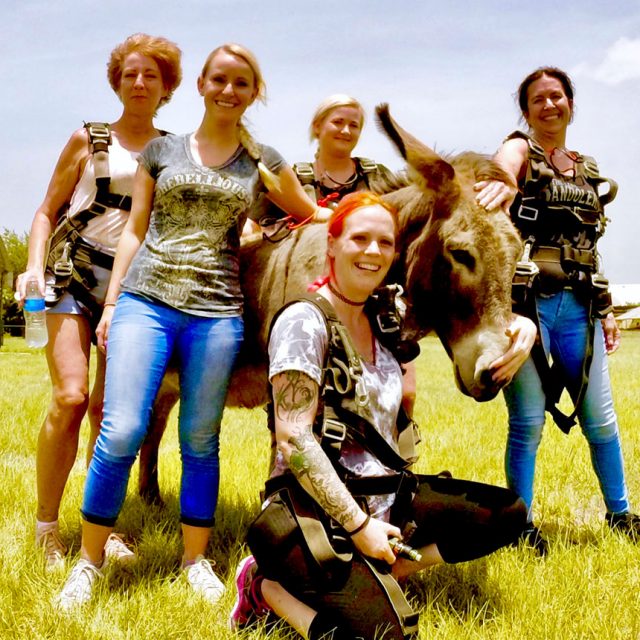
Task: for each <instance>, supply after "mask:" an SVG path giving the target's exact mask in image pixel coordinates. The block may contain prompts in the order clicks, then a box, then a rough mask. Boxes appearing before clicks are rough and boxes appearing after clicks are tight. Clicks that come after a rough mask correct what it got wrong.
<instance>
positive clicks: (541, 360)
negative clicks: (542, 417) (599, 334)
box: [529, 296, 595, 434]
mask: <svg viewBox="0 0 640 640" xmlns="http://www.w3.org/2000/svg"><path fill="white" fill-rule="evenodd" d="M531 300H532V306H533V309H532V310H531V311H532V313H531V315H529V317H530V318H532V319H533V321H534V322H535V324H536V328H537V329H538V335H539V336H540V335H541V333H540V317H539V315H538V309H537V306H536V304H535V298H534V297H533V296H531ZM588 306H589V308H588V316H587V317H588V323H589V324H588V327H587V343H586V345H585V354H584V359H583V360H582V371H581V375H580V386H579V387H578V390H577V393H575V395H574V393H572V392H571V389H569V392H570V394H571V396H572V399H573V403H574V407H573V411H572V412H571V414H570V415H566V414H564V413H563V412H562V411H560V409H559V408H558V406H557V405H558V402H559V401H560V396H561V395H562V392H563V390H564V389H565V387H566V382H565V379H564V375H563V372H562V370H561V368H560V365H559V364H558V363H556V362H554V363H553V364H552V365H550V364H549V359H548V356H547V353H546V352H545V350H544V346H543V344H542V340H541V339H539V340H538V341H536V343H535V344H534V345H533V348H532V349H531V359H532V360H533V363H534V365H535V367H536V370H537V371H538V375H539V376H540V382H541V384H542V390H543V391H544V395H545V409H546V410H547V411H548V412H549V414H551V417H552V418H553V421H554V422H555V423H556V425H557V426H558V428H559V429H560V430H561V431H562V432H563V433H566V434H568V433H569V431H571V427H573V425H574V424H575V423H576V416H577V414H578V411H579V410H580V405H581V404H582V401H583V399H584V396H585V393H586V392H587V385H588V384H589V370H590V369H591V361H592V360H593V339H594V333H595V325H594V319H593V315H592V313H591V307H592V302H591V301H590V302H589V305H588Z"/></svg>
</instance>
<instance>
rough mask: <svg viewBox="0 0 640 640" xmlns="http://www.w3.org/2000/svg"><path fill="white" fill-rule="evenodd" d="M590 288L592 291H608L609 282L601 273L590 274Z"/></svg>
mask: <svg viewBox="0 0 640 640" xmlns="http://www.w3.org/2000/svg"><path fill="white" fill-rule="evenodd" d="M591 286H592V287H593V288H594V289H604V290H608V289H609V280H607V278H605V277H604V276H603V275H602V274H601V273H592V274H591Z"/></svg>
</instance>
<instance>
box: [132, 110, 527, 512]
mask: <svg viewBox="0 0 640 640" xmlns="http://www.w3.org/2000/svg"><path fill="white" fill-rule="evenodd" d="M376 114H377V118H378V124H379V125H380V127H381V128H382V130H383V131H384V132H385V133H386V134H387V135H388V137H389V138H390V139H391V141H392V142H393V143H394V144H395V146H396V147H397V149H398V150H399V152H400V153H401V155H402V156H403V158H404V159H405V160H406V162H407V165H408V172H407V173H406V174H405V175H401V176H397V177H396V178H395V179H394V180H393V181H392V182H386V183H385V184H380V185H376V187H375V190H376V191H378V193H381V194H383V198H384V199H385V200H387V201H389V202H390V203H391V204H392V205H393V206H394V207H395V208H396V209H397V211H398V222H399V224H398V228H399V235H398V241H397V255H396V260H395V262H394V265H393V266H392V269H391V271H390V274H389V277H388V279H389V281H391V282H397V283H399V284H401V285H402V287H403V288H404V290H405V292H406V302H407V311H406V317H405V327H404V333H405V336H404V337H406V338H409V339H414V340H419V339H420V338H422V337H424V336H425V335H427V334H428V333H429V332H431V331H435V332H436V333H437V335H438V337H439V338H440V341H441V342H442V344H443V346H444V348H445V350H446V352H447V354H448V355H449V357H450V358H451V360H452V362H453V368H454V376H455V379H456V382H457V385H458V387H459V389H460V390H461V391H462V392H463V393H465V394H467V395H469V396H471V397H472V398H474V399H475V400H477V401H485V400H490V399H492V398H494V397H495V396H496V394H497V393H498V391H499V390H500V387H499V385H497V384H496V383H495V382H493V380H492V378H491V369H490V365H491V363H492V362H493V361H494V360H495V359H496V358H498V357H499V356H500V355H502V354H503V353H504V352H505V351H506V350H507V349H508V347H509V338H508V337H507V335H506V333H505V331H506V328H507V325H508V323H509V321H510V319H511V280H512V277H513V274H514V271H515V266H516V261H517V260H518V258H519V256H520V254H521V252H522V243H521V240H520V236H519V234H518V232H517V231H516V229H515V228H514V227H513V225H512V224H511V221H510V219H509V217H508V216H507V215H506V214H505V213H503V212H502V211H501V210H496V211H492V212H487V211H485V210H484V209H482V208H481V207H479V206H478V205H477V204H476V201H475V192H474V190H473V185H474V184H475V183H476V182H477V181H478V180H483V179H496V180H501V181H503V182H508V181H509V180H510V178H509V177H508V176H507V175H506V174H505V173H504V172H503V171H502V170H501V169H500V168H499V167H498V166H497V165H496V164H495V163H494V162H493V161H492V160H490V159H489V158H488V157H486V156H481V155H479V154H475V153H470V152H466V153H462V154H460V155H458V156H456V157H453V158H444V157H441V156H439V155H438V154H436V153H435V152H434V151H432V150H431V149H429V148H428V147H427V146H425V145H424V144H423V143H421V142H419V141H418V140H417V139H416V138H414V137H413V136H412V135H410V134H409V133H407V132H406V131H404V130H403V129H402V128H401V127H400V126H398V125H397V124H396V122H395V121H394V120H393V118H392V117H391V115H390V113H389V108H388V105H386V104H383V105H380V106H379V107H378V108H377V109H376ZM326 241H327V230H326V225H320V224H314V225H308V226H306V227H303V228H301V229H298V230H296V231H294V232H293V233H291V234H290V235H289V236H288V237H287V238H286V239H284V240H282V241H281V242H278V243H276V244H274V243H269V242H262V241H261V240H258V241H256V240H254V241H249V242H247V243H245V244H244V245H243V247H242V249H241V261H240V262H241V265H242V266H241V279H242V286H243V291H244V296H245V311H244V319H245V342H244V345H243V349H242V352H241V354H240V357H239V363H238V365H237V367H236V370H235V372H234V375H233V378H232V380H231V384H230V385H229V394H228V397H227V406H241V407H255V406H259V405H260V404H263V403H264V402H266V400H267V354H266V345H267V340H268V333H269V326H270V323H271V319H272V317H273V316H274V314H275V313H276V312H277V311H278V309H280V307H281V306H282V305H283V304H285V303H286V302H288V301H289V300H292V299H294V298H296V297H298V296H299V295H301V294H302V293H304V292H305V291H306V287H307V285H308V283H309V282H311V281H312V280H313V279H314V278H315V277H316V276H317V275H318V274H320V273H321V272H322V271H323V269H324V266H325V265H324V261H325V255H326ZM178 395H179V391H178V388H177V384H176V381H175V376H174V377H173V378H172V377H170V376H167V377H166V378H165V382H164V383H163V387H162V389H161V391H160V393H159V394H158V399H157V401H156V404H155V407H154V411H153V416H152V419H151V423H150V427H149V435H148V437H147V440H146V441H145V445H143V448H142V451H141V456H140V479H139V491H140V493H141V495H142V496H143V497H144V498H145V499H146V500H148V501H159V500H160V497H159V490H158V484H157V468H156V467H157V447H158V444H159V441H160V438H161V436H162V432H163V431H164V426H165V423H166V418H167V416H168V413H169V411H170V409H171V408H172V407H173V405H174V404H175V402H176V401H177V399H178Z"/></svg>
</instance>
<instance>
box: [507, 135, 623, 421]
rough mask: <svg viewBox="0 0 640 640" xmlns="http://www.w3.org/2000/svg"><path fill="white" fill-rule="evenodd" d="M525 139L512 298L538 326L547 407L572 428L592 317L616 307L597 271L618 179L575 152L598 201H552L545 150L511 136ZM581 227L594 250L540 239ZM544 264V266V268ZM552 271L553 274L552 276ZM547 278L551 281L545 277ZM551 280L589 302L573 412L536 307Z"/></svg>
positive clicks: (589, 351)
mask: <svg viewBox="0 0 640 640" xmlns="http://www.w3.org/2000/svg"><path fill="white" fill-rule="evenodd" d="M515 137H520V138H524V139H525V140H526V141H527V143H528V145H529V161H528V163H527V172H526V176H525V182H524V188H523V192H522V194H521V195H520V197H519V198H517V199H516V201H515V202H514V205H513V206H512V208H511V217H512V220H513V222H514V224H515V225H516V227H517V228H518V230H519V231H520V233H521V235H522V237H523V238H524V239H525V240H524V250H523V253H522V257H521V259H520V260H519V261H518V263H517V265H516V270H515V274H514V277H513V287H512V297H513V305H514V309H515V310H516V311H519V312H521V313H523V314H524V315H526V316H527V317H529V318H531V319H532V320H533V321H534V322H535V324H536V327H537V329H538V336H539V339H538V340H536V343H535V344H534V346H533V348H532V350H531V358H532V360H533V362H534V364H535V366H536V369H537V371H538V375H539V376H540V381H541V383H542V388H543V391H544V394H545V398H546V406H545V408H546V410H547V411H548V412H549V413H550V414H551V416H552V417H553V420H554V422H555V423H556V425H557V426H558V427H559V428H560V429H561V430H562V431H563V432H564V433H569V431H570V430H571V427H572V426H573V425H574V424H575V421H576V415H577V413H578V410H579V407H580V404H581V403H582V400H583V399H584V395H585V393H586V391H587V385H588V382H589V370H590V368H591V361H592V358H593V339H594V332H595V326H594V317H595V316H597V317H599V318H603V317H605V316H606V315H607V314H608V313H609V312H610V311H611V309H612V306H611V294H610V293H609V282H608V280H607V279H606V278H605V277H604V275H603V274H602V273H600V271H599V264H598V254H597V251H596V242H597V240H598V239H599V238H600V237H601V236H602V235H603V233H604V229H605V226H606V222H607V218H606V217H605V215H604V205H606V204H608V203H609V202H611V201H612V200H613V199H614V198H615V195H616V193H617V190H618V186H617V184H616V183H615V182H614V181H613V180H610V179H607V178H603V177H601V176H600V174H599V171H598V165H597V164H596V161H595V160H594V159H593V158H591V157H589V156H579V155H576V177H582V178H583V179H584V181H585V182H587V183H588V184H590V185H591V186H592V187H593V191H594V194H595V197H596V198H597V201H598V206H597V207H595V208H594V209H584V208H581V207H579V206H577V205H576V206H573V207H571V206H568V205H566V204H559V203H557V204H554V203H553V202H547V201H545V200H544V199H543V198H542V196H541V194H542V191H543V189H544V188H545V187H546V186H548V185H549V184H550V183H551V180H552V179H553V177H554V175H555V174H554V172H553V170H552V169H551V168H550V167H549V165H548V163H547V161H546V158H545V154H544V149H543V148H542V147H541V146H540V145H539V144H538V143H537V142H536V141H535V140H533V139H532V138H530V137H529V136H527V135H525V134H523V133H521V132H515V133H513V134H511V135H510V136H509V137H508V138H507V139H511V138H515ZM603 183H606V184H608V185H609V190H608V191H607V192H606V193H605V194H603V195H600V194H599V193H598V187H599V185H601V184H603ZM580 227H583V228H585V227H586V228H588V229H589V230H590V231H591V232H592V234H593V248H592V249H578V248H575V247H573V246H572V245H571V244H570V243H569V242H568V241H565V242H564V243H562V244H559V245H552V244H551V243H549V242H547V243H540V242H539V240H538V238H540V237H542V238H549V237H551V236H552V235H553V233H554V232H555V233H557V232H561V231H563V230H564V229H568V230H569V233H575V232H576V231H577V230H579V228H580ZM541 267H542V269H541ZM549 276H550V277H549ZM545 278H547V280H546V281H545ZM549 283H551V287H552V290H551V292H552V293H553V292H556V291H559V290H561V289H562V288H566V287H570V288H572V289H574V290H575V291H576V293H577V294H579V295H582V297H583V298H584V299H585V301H586V304H587V312H588V329H587V345H586V349H585V357H584V360H583V362H582V374H581V380H580V386H579V388H578V389H577V390H576V391H575V392H574V393H572V394H571V395H572V399H573V402H574V409H573V411H572V413H571V414H570V415H565V414H564V413H562V412H561V411H560V409H559V408H558V406H557V404H558V402H559V400H560V396H561V395H562V392H563V390H564V388H565V386H566V383H565V381H564V376H563V374H562V371H561V369H560V366H559V364H558V363H555V362H554V363H553V364H552V365H550V364H549V359H548V356H547V354H546V353H545V350H544V346H543V344H542V340H541V337H540V336H541V332H540V318H539V316H538V310H537V306H536V296H535V294H536V293H539V292H541V293H548V292H549V291H548V290H547V291H545V289H546V288H547V287H548V286H549Z"/></svg>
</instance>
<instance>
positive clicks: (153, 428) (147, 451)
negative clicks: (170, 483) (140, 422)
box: [138, 371, 180, 506]
mask: <svg viewBox="0 0 640 640" xmlns="http://www.w3.org/2000/svg"><path fill="white" fill-rule="evenodd" d="M179 398H180V388H179V386H178V376H177V375H176V373H175V372H172V371H169V372H167V374H166V375H165V377H164V379H163V381H162V386H161V387H160V390H159V391H158V395H157V397H156V401H155V403H154V405H153V411H152V412H151V418H150V420H149V428H148V430H147V435H146V437H145V439H144V442H143V443H142V448H141V449H140V471H139V475H138V493H139V494H140V497H141V498H142V499H143V500H144V501H145V502H146V503H147V504H155V505H159V506H162V505H163V504H164V502H163V500H162V497H161V496H160V486H159V484H158V448H159V447H160V441H161V440H162V436H163V434H164V430H165V429H166V428H167V420H168V418H169V414H170V413H171V409H173V407H174V406H175V404H176V402H178V400H179Z"/></svg>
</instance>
